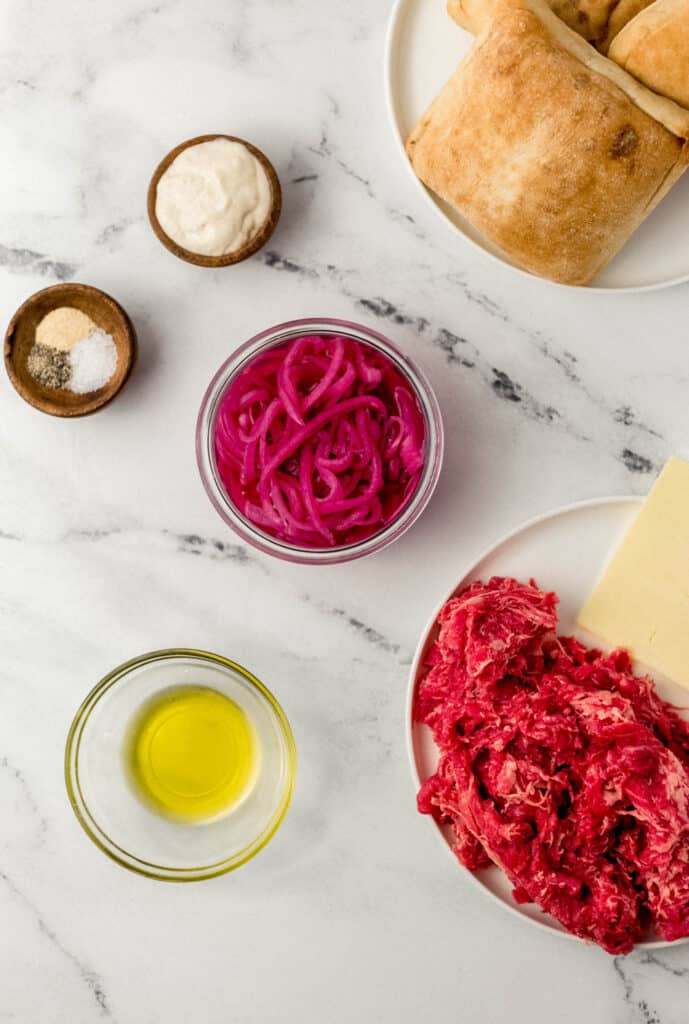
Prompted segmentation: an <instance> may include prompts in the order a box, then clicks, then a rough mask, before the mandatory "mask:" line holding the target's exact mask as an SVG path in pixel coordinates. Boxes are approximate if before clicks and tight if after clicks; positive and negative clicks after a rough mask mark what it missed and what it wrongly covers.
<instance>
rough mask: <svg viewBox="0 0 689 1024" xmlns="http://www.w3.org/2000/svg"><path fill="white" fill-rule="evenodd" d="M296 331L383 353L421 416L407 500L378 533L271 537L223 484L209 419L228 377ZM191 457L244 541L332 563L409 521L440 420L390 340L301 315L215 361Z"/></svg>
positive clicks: (387, 540)
mask: <svg viewBox="0 0 689 1024" xmlns="http://www.w3.org/2000/svg"><path fill="white" fill-rule="evenodd" d="M302 334H321V335H323V334H325V335H333V334H335V335H339V336H344V337H349V338H353V339H354V340H355V341H359V342H362V343H363V344H365V345H371V346H373V347H374V348H376V349H378V350H379V351H380V352H382V353H383V354H384V355H386V356H387V357H388V358H389V359H390V360H392V362H393V363H394V364H395V366H396V367H397V369H398V370H399V371H400V373H401V374H402V375H403V376H404V377H405V378H406V379H407V381H408V382H409V384H410V386H411V387H412V388H413V390H414V392H415V393H416V395H417V397H418V400H419V403H420V405H421V408H422V410H423V414H424V417H425V420H426V434H427V437H426V459H425V465H424V470H423V474H422V476H421V480H420V481H419V484H418V487H417V488H416V491H415V492H414V494H413V496H412V498H411V499H410V501H409V502H408V503H407V504H406V505H405V506H403V508H402V509H401V510H400V512H399V513H398V515H397V516H396V517H395V518H394V519H393V520H392V521H391V522H390V523H389V524H388V525H387V526H386V527H384V528H383V529H382V530H380V531H379V532H378V533H374V534H372V535H371V536H370V537H366V538H365V539H364V540H361V541H357V542H356V543H353V544H349V545H341V546H336V547H328V548H312V547H303V546H299V545H295V544H290V543H289V542H287V541H280V540H277V539H276V538H275V537H271V536H270V534H268V533H265V532H264V531H263V530H260V529H259V528H258V527H257V526H254V524H253V523H251V522H249V520H248V519H246V517H245V516H243V515H242V514H241V512H240V511H239V510H238V509H237V507H236V506H235V504H234V502H232V501H231V499H230V497H229V496H228V494H227V491H226V490H225V487H224V486H223V483H222V480H221V479H220V474H219V472H218V467H217V464H216V457H215V443H214V436H215V422H216V418H217V415H218V411H219V409H220V405H221V402H222V399H223V397H224V395H225V392H226V390H227V388H228V387H229V385H230V383H231V381H232V379H233V378H234V377H235V375H236V374H237V373H239V372H240V371H241V370H242V369H244V367H245V366H246V365H247V363H249V362H251V360H252V359H253V358H254V357H255V356H256V355H258V353H259V352H263V351H265V350H266V349H269V348H272V347H273V346H275V345H281V344H284V343H285V342H286V341H289V340H290V339H292V338H296V337H299V336H300V335H302ZM196 458H197V461H198V466H199V472H200V474H201V480H202V481H203V486H204V487H205V489H206V492H207V494H208V497H209V498H210V500H211V502H212V503H213V505H214V506H215V509H216V511H217V512H218V513H219V515H220V516H221V518H222V519H224V520H225V522H226V523H227V524H228V525H229V526H231V527H232V529H233V530H234V531H235V532H236V533H238V534H239V536H240V537H241V538H242V539H243V540H245V541H246V542H247V543H249V544H252V545H253V546H254V547H255V548H258V549H259V550H260V551H264V552H266V553H267V554H269V555H275V556H276V557H277V558H283V559H285V560H286V561H289V562H302V563H306V564H312V565H332V564H334V563H339V562H348V561H350V560H351V559H354V558H361V557H362V556H363V555H368V554H371V553H372V552H374V551H380V550H381V548H384V547H387V545H388V544H392V542H393V541H395V540H397V538H398V537H401V536H402V534H403V533H404V532H405V531H406V530H408V529H409V527H410V526H412V524H413V523H415V522H416V520H417V519H418V518H419V516H420V515H421V513H422V512H423V511H424V509H425V508H426V505H427V504H428V502H429V501H430V499H431V496H432V494H433V491H434V490H435V486H436V484H437V482H438V477H439V475H440V469H441V466H442V461H443V424H442V419H441V416H440V408H439V406H438V402H437V399H436V397H435V395H434V393H433V391H432V389H431V386H430V384H429V382H428V381H427V380H426V378H425V376H424V375H423V374H422V373H421V371H420V370H419V369H418V368H417V367H416V366H415V365H414V363H413V362H412V361H411V360H410V359H409V358H408V357H407V356H406V355H404V353H402V352H401V351H400V350H399V349H398V348H397V347H396V346H395V345H393V343H392V342H391V341H389V340H388V339H387V338H385V337H383V335H382V334H378V333H377V332H376V331H371V330H369V328H367V327H363V326H362V325H361V324H356V323H350V322H349V321H348V320H333V319H329V318H323V319H318V318H307V319H303V320H290V321H289V322H287V323H284V324H278V325H277V326H276V327H271V328H269V329H268V330H266V331H262V332H261V334H257V335H256V336H255V337H253V338H251V339H250V340H249V341H247V342H245V343H244V344H243V345H240V347H239V348H238V349H237V350H236V351H235V352H234V353H233V354H232V355H231V356H230V358H229V359H227V360H226V362H224V363H223V365H222V366H221V367H220V369H219V370H218V372H217V373H216V375H215V377H214V378H213V380H212V381H211V383H210V385H209V387H208V390H207V391H206V394H205V395H204V398H203V402H202V403H201V409H200V411H199V416H198V421H197V425H196Z"/></svg>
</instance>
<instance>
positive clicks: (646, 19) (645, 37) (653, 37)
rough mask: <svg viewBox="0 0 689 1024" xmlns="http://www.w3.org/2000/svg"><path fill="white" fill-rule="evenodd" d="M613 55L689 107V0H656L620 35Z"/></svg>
mask: <svg viewBox="0 0 689 1024" xmlns="http://www.w3.org/2000/svg"><path fill="white" fill-rule="evenodd" d="M610 57H611V59H612V60H614V61H615V62H616V63H617V64H619V65H620V67H623V68H626V69H627V71H629V72H631V74H632V75H634V77H635V78H638V79H639V81H640V82H643V83H644V84H645V85H647V86H648V87H649V89H653V91H654V92H657V93H660V94H661V96H669V97H670V99H672V100H676V102H677V103H681V104H682V106H684V107H689V0H656V3H654V4H652V5H651V6H650V7H647V8H646V9H645V10H644V11H642V12H641V13H640V14H637V16H636V17H635V18H634V19H633V20H632V21H630V22H629V23H628V24H627V25H625V27H624V28H623V29H622V31H621V32H620V34H619V35H618V36H616V38H615V39H614V40H613V42H612V45H611V47H610Z"/></svg>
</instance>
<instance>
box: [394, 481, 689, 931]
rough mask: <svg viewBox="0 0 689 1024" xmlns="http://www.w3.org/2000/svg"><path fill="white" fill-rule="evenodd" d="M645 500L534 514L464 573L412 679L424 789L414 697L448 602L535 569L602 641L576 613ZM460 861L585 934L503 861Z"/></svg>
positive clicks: (568, 628) (416, 734) (663, 688)
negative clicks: (512, 875)
mask: <svg viewBox="0 0 689 1024" xmlns="http://www.w3.org/2000/svg"><path fill="white" fill-rule="evenodd" d="M640 507H641V499H640V498H604V499H596V500H595V501H585V502H580V503H578V504H576V505H569V506H567V507H566V508H562V509H558V510H557V511H555V512H550V513H548V514H547V515H545V516H539V517H538V518H537V519H532V520H531V521H530V522H528V523H526V524H525V525H524V526H521V527H520V528H519V529H518V530H516V531H515V532H514V533H511V534H509V535H508V536H507V537H505V538H503V539H502V540H500V541H499V542H498V543H497V544H495V545H494V546H493V547H491V548H490V549H489V550H488V551H486V552H485V553H484V554H483V555H482V556H481V557H480V558H479V560H478V561H477V562H476V563H475V564H474V565H472V567H471V568H470V569H468V570H467V571H466V572H465V573H464V574H463V575H462V576H461V577H460V580H459V583H458V584H457V586H456V587H455V589H454V590H453V591H452V593H451V594H447V595H446V596H445V597H444V598H443V600H442V601H441V602H440V604H439V605H438V607H437V608H436V610H435V611H434V613H433V615H432V616H431V618H430V619H429V621H428V624H427V626H426V628H425V630H424V632H423V634H422V636H421V641H420V643H419V646H418V647H417V649H416V656H415V658H414V662H413V664H412V668H411V673H410V679H409V691H408V695H407V718H406V721H407V738H408V749H409V758H410V761H411V766H412V774H413V777H414V783H415V785H416V786H417V789H418V787H419V786H420V785H421V783H422V782H425V781H426V779H428V778H429V777H430V776H431V775H432V774H433V772H434V771H435V769H436V766H437V763H438V752H437V749H436V746H435V743H434V742H433V737H432V735H431V731H430V729H429V728H428V727H427V726H425V725H420V724H419V723H417V722H414V721H413V719H412V705H413V701H414V694H415V692H416V682H417V678H418V676H419V672H420V670H421V667H422V664H423V661H424V658H425V654H426V650H427V648H428V646H429V641H430V638H431V633H432V630H433V627H434V625H435V621H436V618H437V616H438V612H439V611H440V609H441V607H442V606H443V605H444V604H445V602H446V601H447V600H448V599H449V598H450V597H452V595H453V594H455V593H456V592H458V591H459V590H462V589H463V588H464V587H465V586H467V584H469V583H471V582H472V581H473V580H477V579H483V580H488V579H489V578H490V577H491V576H514V577H516V579H519V580H529V579H530V578H532V577H533V578H534V579H535V580H536V583H537V584H538V585H539V586H540V587H541V588H542V589H544V590H554V591H555V592H556V593H557V594H558V595H559V597H560V606H559V616H560V623H559V632H560V633H562V634H574V635H576V636H579V637H580V638H581V639H582V640H583V641H585V642H587V643H588V644H590V645H592V646H594V645H596V643H597V641H596V640H595V639H594V638H593V637H591V636H588V635H587V634H585V633H584V632H583V631H582V630H581V629H579V628H578V627H577V625H576V615H577V612H578V611H579V609H580V608H581V606H582V604H583V603H584V601H585V600H586V598H587V597H588V595H589V594H590V593H591V591H592V589H593V587H594V585H595V583H596V580H597V579H598V577H599V575H600V573H601V570H602V568H603V567H604V565H605V563H606V562H607V560H608V558H609V557H610V555H611V554H612V553H613V551H614V550H615V548H616V547H617V545H618V543H619V542H620V540H621V539H622V536H623V535H624V533H625V531H626V529H627V528H628V527H629V526H630V525H631V523H632V521H633V519H634V517H635V516H636V514H637V513H638V511H639V508H640ZM656 689H657V690H658V692H659V693H660V695H661V697H663V698H664V699H665V700H668V701H670V702H671V703H673V704H675V705H678V706H685V705H686V704H687V703H688V699H687V692H686V690H683V689H682V688H681V687H679V686H677V685H676V684H675V683H672V682H670V681H669V680H661V679H658V678H656ZM687 717H689V715H688V716H687ZM426 820H427V821H428V822H429V823H431V824H432V826H433V828H434V829H435V830H436V832H437V833H438V835H439V836H440V837H441V839H442V840H443V843H444V845H446V847H447V849H448V851H449V852H450V854H451V856H452V857H454V853H452V850H451V836H450V831H449V829H446V828H441V827H440V826H438V825H436V824H435V822H433V819H432V818H430V817H429V818H427V819H426ZM457 865H458V867H460V870H462V871H464V872H465V874H466V875H468V876H469V877H470V878H471V879H473V881H474V882H475V883H476V885H478V886H479V887H480V888H481V889H482V890H483V891H484V892H486V893H488V894H489V895H490V896H492V897H494V898H495V899H496V900H498V902H499V903H500V905H501V906H503V907H505V908H506V909H507V910H509V911H510V912H511V913H513V914H517V915H518V916H519V917H521V918H523V919H526V920H527V921H530V922H531V923H533V924H535V925H537V926H538V927H540V928H545V929H547V930H548V931H550V932H553V933H556V934H558V935H562V936H564V937H566V938H569V939H575V941H577V942H580V941H582V940H580V939H578V938H577V937H576V936H573V935H570V934H569V932H566V931H565V930H564V928H563V927H562V926H561V925H560V924H559V923H558V922H557V921H555V920H554V918H552V917H550V915H549V914H545V913H544V912H543V911H542V910H539V908H538V907H536V906H534V905H533V904H524V905H519V904H518V903H517V902H516V901H515V900H514V898H513V896H512V886H511V885H510V883H509V881H508V880H507V877H506V875H505V874H504V873H503V872H502V871H500V870H499V868H496V867H491V868H486V869H485V870H481V871H477V872H470V871H467V870H466V869H465V868H463V867H461V865H460V864H459V861H457ZM678 941H680V942H686V941H688V940H687V939H681V940H678ZM640 945H643V946H644V947H645V948H651V947H653V948H660V947H663V946H676V945H677V942H666V941H663V940H660V939H649V940H647V941H645V942H643V943H640Z"/></svg>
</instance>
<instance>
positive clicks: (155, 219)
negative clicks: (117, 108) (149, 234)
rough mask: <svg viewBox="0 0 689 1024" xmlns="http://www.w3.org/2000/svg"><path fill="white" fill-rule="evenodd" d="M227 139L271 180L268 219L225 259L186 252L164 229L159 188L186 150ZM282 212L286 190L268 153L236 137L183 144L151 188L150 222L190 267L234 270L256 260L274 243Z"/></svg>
mask: <svg viewBox="0 0 689 1024" xmlns="http://www.w3.org/2000/svg"><path fill="white" fill-rule="evenodd" d="M223 139H224V140H226V141H227V142H232V143H237V144H238V145H240V146H243V147H244V148H245V149H246V150H247V151H248V153H249V154H250V155H251V156H252V157H254V159H255V160H256V161H257V162H258V163H259V164H260V166H261V167H262V169H263V171H264V172H265V175H266V177H267V179H268V186H269V191H270V197H269V201H268V209H267V212H266V215H265V218H264V219H263V221H262V222H261V224H260V225H259V226H258V227H257V228H256V230H255V231H254V232H253V233H252V234H251V236H250V237H249V238H248V239H247V240H246V241H245V242H244V243H243V244H241V245H240V246H239V247H238V248H235V249H232V250H231V251H228V252H224V253H223V254H221V255H206V254H204V253H200V252H194V251H193V250H192V249H190V248H185V247H184V246H183V245H182V244H180V242H179V240H175V239H174V238H172V237H171V236H170V234H168V232H167V231H166V230H165V228H164V227H163V226H162V224H161V221H160V217H159V205H158V200H159V195H158V186H159V185H160V181H161V178H162V177H163V175H164V174H165V173H166V172H167V171H168V170H169V169H170V167H171V166H172V164H173V163H174V162H175V161H176V160H177V158H178V157H179V156H181V155H182V154H183V153H184V152H185V151H186V150H189V149H191V148H192V147H194V146H200V145H201V144H203V143H207V142H215V141H217V140H223ZM281 212H282V189H281V187H280V180H279V178H278V176H277V173H276V171H275V168H274V167H273V165H272V164H271V162H270V160H269V159H268V157H267V156H266V155H265V153H263V152H262V151H261V150H260V149H258V148H257V147H256V146H254V145H252V143H250V142H247V141H246V139H241V138H239V137H237V136H236V135H218V134H216V135H198V136H196V138H193V139H188V140H187V141H186V142H182V143H180V145H179V146H176V147H175V148H174V149H173V150H171V151H170V152H169V153H168V154H167V156H165V157H164V158H163V159H162V160H161V162H160V163H159V164H158V166H157V167H156V169H155V172H154V174H153V177H152V178H151V182H150V185H149V186H148V219H149V221H150V223H151V227H152V228H153V230H154V232H155V233H156V235H157V237H158V239H159V240H160V241H161V242H162V243H163V245H164V246H165V248H166V249H168V250H169V251H170V252H171V253H173V254H174V255H175V256H177V258H178V259H180V260H184V261H185V262H186V263H193V264H194V265H195V266H197V267H230V266H232V265H234V264H235V263H241V262H242V261H243V260H246V259H248V258H249V256H253V255H254V253H256V252H258V250H259V249H261V248H262V247H263V246H264V245H265V244H266V242H267V241H268V240H269V239H270V237H271V235H272V234H273V232H274V231H275V228H276V227H277V223H278V220H279V219H280V213H281Z"/></svg>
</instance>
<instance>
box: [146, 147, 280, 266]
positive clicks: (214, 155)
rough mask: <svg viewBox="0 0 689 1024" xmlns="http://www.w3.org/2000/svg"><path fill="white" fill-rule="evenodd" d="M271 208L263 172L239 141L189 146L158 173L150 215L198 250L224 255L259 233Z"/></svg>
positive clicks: (179, 240) (189, 247)
mask: <svg viewBox="0 0 689 1024" xmlns="http://www.w3.org/2000/svg"><path fill="white" fill-rule="evenodd" d="M271 208H272V194H271V188H270V182H269V180H268V175H267V174H266V172H265V169H264V167H263V165H262V164H261V162H260V161H259V160H257V159H256V157H255V156H254V155H253V153H250V152H249V150H248V149H247V148H246V146H243V145H242V143H241V142H230V140H229V139H213V140H212V141H210V142H200V143H198V145H196V146H189V147H188V148H187V149H185V150H183V151H182V152H181V153H180V154H179V156H178V157H176V158H175V160H173V162H172V163H171V164H170V166H169V167H168V169H167V170H166V171H165V173H164V174H163V175H162V176H161V178H160V181H159V182H158V188H157V190H156V216H157V218H158V221H159V223H160V226H161V227H162V229H163V231H164V232H165V234H166V235H168V237H169V238H171V239H172V240H173V241H174V242H176V243H177V244H178V245H180V246H182V248H184V249H187V250H189V251H190V252H194V253H198V254H199V255H200V256H226V255H229V254H230V253H233V252H236V251H237V250H238V249H241V248H242V247H243V246H245V245H246V244H247V243H248V242H250V241H251V240H252V239H253V238H255V237H256V235H257V234H258V233H259V231H260V230H261V228H262V227H263V225H264V224H265V222H266V220H267V219H268V217H269V215H270V212H271Z"/></svg>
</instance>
